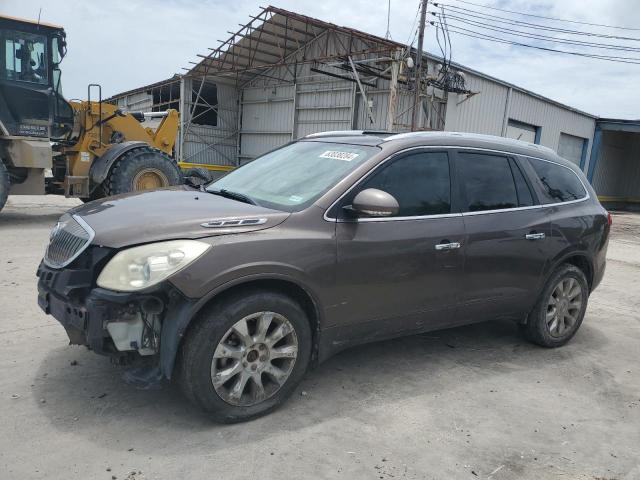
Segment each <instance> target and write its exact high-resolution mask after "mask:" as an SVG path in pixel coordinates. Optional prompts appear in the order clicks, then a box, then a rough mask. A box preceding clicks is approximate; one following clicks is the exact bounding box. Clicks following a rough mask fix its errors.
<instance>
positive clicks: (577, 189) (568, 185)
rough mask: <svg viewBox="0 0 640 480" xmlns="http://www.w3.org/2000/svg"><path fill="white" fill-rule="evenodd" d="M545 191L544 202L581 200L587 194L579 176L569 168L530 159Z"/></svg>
mask: <svg viewBox="0 0 640 480" xmlns="http://www.w3.org/2000/svg"><path fill="white" fill-rule="evenodd" d="M529 163H530V164H531V166H532V167H533V169H534V170H535V172H536V174H537V177H538V180H539V181H540V187H541V189H542V191H543V193H544V196H545V198H543V199H542V200H543V203H558V202H568V201H571V200H579V199H581V198H584V197H585V196H586V195H587V192H586V190H585V189H584V186H583V185H582V182H581V181H580V179H579V178H578V176H577V175H576V174H575V173H574V172H573V171H572V170H571V169H569V168H567V167H563V166H562V165H558V164H557V163H551V162H545V161H544V160H536V159H533V158H531V159H529Z"/></svg>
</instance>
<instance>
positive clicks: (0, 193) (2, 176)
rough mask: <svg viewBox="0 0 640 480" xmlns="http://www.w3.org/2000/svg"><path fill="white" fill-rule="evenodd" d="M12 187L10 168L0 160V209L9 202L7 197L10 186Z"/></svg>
mask: <svg viewBox="0 0 640 480" xmlns="http://www.w3.org/2000/svg"><path fill="white" fill-rule="evenodd" d="M10 187H11V181H10V179H9V170H7V167H6V166H5V164H4V163H2V160H0V210H2V207H4V204H5V203H7V197H8V196H9V188H10Z"/></svg>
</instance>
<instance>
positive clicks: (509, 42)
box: [429, 21, 640, 65]
mask: <svg viewBox="0 0 640 480" xmlns="http://www.w3.org/2000/svg"><path fill="white" fill-rule="evenodd" d="M429 23H430V24H431V25H434V26H436V27H437V23H436V22H434V21H432V22H429ZM452 28H453V30H451V33H454V34H456V35H463V36H466V37H471V38H476V39H480V40H487V41H490V42H495V43H502V44H507V45H515V46H520V47H525V48H532V49H536V50H542V51H547V52H556V53H563V54H567V55H574V56H578V57H587V58H594V59H598V60H605V61H610V62H617V63H628V64H634V65H640V58H632V57H617V56H611V55H598V54H590V53H585V52H575V51H570V50H560V49H556V48H550V47H543V46H540V45H530V44H526V43H522V42H517V41H513V40H505V39H501V38H497V37H493V36H491V35H487V34H484V33H481V32H476V31H473V30H468V29H464V28H462V27H452ZM459 30H463V31H459Z"/></svg>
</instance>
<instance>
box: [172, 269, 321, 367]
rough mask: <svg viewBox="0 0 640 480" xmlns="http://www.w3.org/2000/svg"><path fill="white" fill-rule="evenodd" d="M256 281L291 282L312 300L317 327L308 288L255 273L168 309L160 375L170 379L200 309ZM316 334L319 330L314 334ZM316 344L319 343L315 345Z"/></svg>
mask: <svg viewBox="0 0 640 480" xmlns="http://www.w3.org/2000/svg"><path fill="white" fill-rule="evenodd" d="M256 280H283V281H286V282H289V283H293V284H295V285H296V286H298V287H299V288H301V289H302V290H303V291H304V292H305V293H306V294H307V295H308V296H309V298H310V299H311V302H312V303H313V306H314V309H315V311H316V315H317V318H318V325H321V323H322V313H321V311H320V309H319V308H318V305H319V303H318V299H317V297H316V295H315V294H314V293H313V292H312V290H311V289H310V288H309V287H308V285H306V284H304V283H303V282H300V279H299V278H296V277H292V276H290V275H286V274H281V273H256V274H250V275H245V276H242V277H238V278H236V279H234V280H231V281H229V282H226V283H223V284H221V285H219V286H217V287H216V288H214V289H213V290H211V291H210V292H208V293H207V294H206V295H204V296H203V297H202V298H200V299H198V300H193V299H189V300H187V301H183V302H180V303H179V305H177V306H176V308H174V309H170V310H169V311H168V312H167V315H166V316H165V319H167V318H170V319H171V320H170V321H166V320H165V322H164V324H163V326H162V333H161V338H160V372H161V373H162V374H163V375H164V376H165V377H166V378H168V379H171V375H172V373H173V368H174V366H175V361H176V356H177V354H178V348H179V347H180V343H181V342H182V338H183V336H184V333H185V332H186V331H187V328H188V327H189V325H190V324H191V321H192V320H193V319H194V318H195V316H196V315H197V314H198V313H199V312H200V310H202V308H203V307H204V306H205V305H206V304H207V303H208V302H209V301H211V300H212V299H214V298H215V297H216V296H218V295H220V294H222V293H224V292H225V291H227V290H229V289H230V288H233V287H235V286H238V285H242V284H245V283H250V282H252V281H256ZM315 334H316V335H318V334H319V328H318V331H316V332H315ZM316 343H318V342H316Z"/></svg>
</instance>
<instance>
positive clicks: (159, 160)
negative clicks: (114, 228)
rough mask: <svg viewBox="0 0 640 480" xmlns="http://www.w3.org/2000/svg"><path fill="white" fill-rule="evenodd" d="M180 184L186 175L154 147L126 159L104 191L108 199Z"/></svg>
mask: <svg viewBox="0 0 640 480" xmlns="http://www.w3.org/2000/svg"><path fill="white" fill-rule="evenodd" d="M180 184H182V173H181V171H180V168H179V167H178V165H177V164H176V163H175V162H174V161H173V160H172V159H171V157H169V155H167V154H166V153H164V152H162V151H161V150H158V149H155V148H152V147H139V148H134V149H133V150H129V151H128V152H126V153H125V154H124V155H122V157H121V158H120V159H119V160H118V161H117V162H116V164H115V165H114V166H113V167H112V168H111V171H110V172H109V176H108V178H107V180H106V181H105V183H104V184H103V185H102V187H103V189H104V191H105V193H106V194H107V195H117V194H119V193H129V192H138V191H144V190H154V189H156V188H162V187H168V186H171V185H180Z"/></svg>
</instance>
